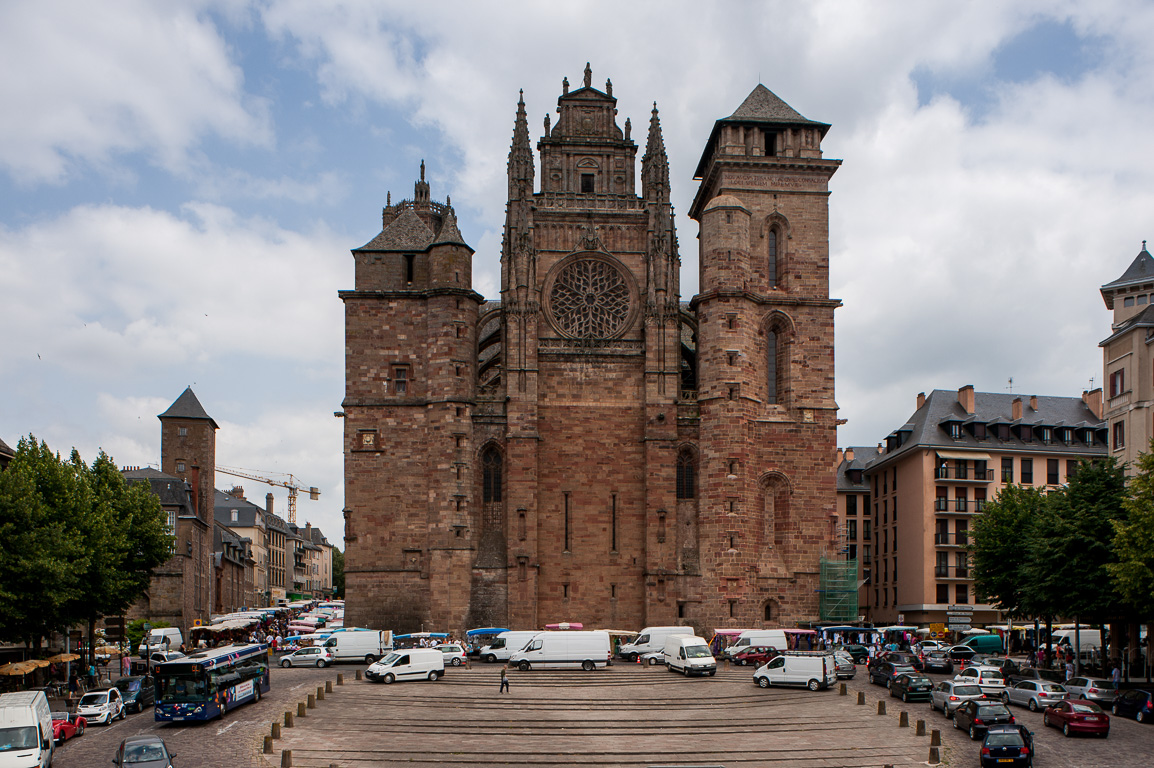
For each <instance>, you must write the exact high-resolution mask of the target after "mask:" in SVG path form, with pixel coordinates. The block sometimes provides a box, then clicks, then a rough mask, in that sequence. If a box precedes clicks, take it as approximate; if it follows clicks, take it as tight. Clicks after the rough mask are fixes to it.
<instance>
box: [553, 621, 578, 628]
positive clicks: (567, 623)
mask: <svg viewBox="0 0 1154 768" xmlns="http://www.w3.org/2000/svg"><path fill="white" fill-rule="evenodd" d="M545 629H585V625H584V624H582V623H581V622H579V621H562V622H559V623H557V624H546V625H545Z"/></svg>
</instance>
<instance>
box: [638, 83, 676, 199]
mask: <svg viewBox="0 0 1154 768" xmlns="http://www.w3.org/2000/svg"><path fill="white" fill-rule="evenodd" d="M641 195H642V197H644V198H646V199H653V197H654V196H656V197H657V198H658V199H660V200H665V201H668V199H669V157H668V156H667V155H666V154H665V139H664V138H663V137H662V135H661V118H660V117H659V116H658V114H657V102H656V101H655V102H653V113H652V115H651V116H650V118H649V138H648V140H647V141H646V143H645V156H644V157H642V158H641Z"/></svg>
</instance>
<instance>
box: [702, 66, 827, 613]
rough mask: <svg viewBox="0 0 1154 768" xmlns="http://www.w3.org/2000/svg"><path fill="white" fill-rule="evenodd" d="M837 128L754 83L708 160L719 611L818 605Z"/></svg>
mask: <svg viewBox="0 0 1154 768" xmlns="http://www.w3.org/2000/svg"><path fill="white" fill-rule="evenodd" d="M828 129H829V126H828V125H826V124H824V123H819V122H815V121H813V120H808V119H806V118H805V117H802V116H801V115H800V114H799V113H798V112H797V111H795V110H794V109H793V108H791V107H790V106H789V105H788V104H786V103H785V102H784V101H782V100H781V99H779V98H778V97H777V96H776V95H774V94H773V93H772V92H770V91H769V89H767V88H766V87H765V86H763V85H758V86H757V87H756V88H754V90H753V92H752V93H750V94H749V96H748V97H747V98H746V99H745V101H744V102H743V103H742V104H741V106H740V107H738V108H737V111H735V112H734V113H733V114H732V115H730V116H729V117H726V118H722V119H720V120H718V121H717V122H716V123H715V124H714V126H713V132H712V134H711V135H710V138H709V142H708V143H707V144H706V147H705V151H704V152H703V153H702V156H701V161H700V162H699V163H698V166H697V173H696V176H697V178H698V179H700V180H701V185H700V187H699V188H698V191H697V195H696V196H695V198H694V200H693V204H692V207H691V208H690V211H689V215H690V216H691V217H693V218H694V219H696V220H697V221H698V222H699V224H700V226H701V235H700V243H701V259H700V265H701V266H700V291H701V292H700V293H699V294H698V295H697V296H695V297H693V300H692V301H691V302H690V306H691V308H692V309H693V310H694V314H695V318H696V322H697V350H698V351H697V375H698V381H699V386H698V392H697V404H698V407H699V409H700V411H699V413H700V422H699V427H698V428H699V439H698V442H697V449H698V451H699V462H700V463H699V474H700V477H701V489H700V508H699V510H698V515H699V530H700V548H701V570H702V574H703V576H702V583H701V600H702V605H703V608H704V610H705V612H706V613H707V614H708V616H709V618H710V619H712V620H716V621H719V622H720V621H726V620H734V621H736V623H737V624H738V625H739V626H753V624H752V622H781V623H782V624H783V625H786V626H789V625H792V624H793V623H794V622H796V621H799V620H805V619H810V618H813V617H815V616H816V615H817V603H818V589H819V584H818V570H819V569H818V566H819V562H820V558H821V557H823V556H831V555H832V553H833V534H834V530H835V524H836V486H835V477H836V474H835V467H834V464H833V460H834V456H835V448H836V423H837V406H836V404H835V403H834V309H835V308H836V307H837V306H838V305H839V302H838V301H836V300H834V299H831V298H830V297H829V207H828V202H827V198H828V195H829V188H828V182H829V179H830V177H832V176H833V174H834V172H835V171H836V170H837V168H838V166H839V165H840V161H838V160H827V159H825V158H823V157H822V151H821V141H822V138H823V137H824V136H825V133H826V131H827V130H828ZM719 608H723V610H721V611H720V612H719Z"/></svg>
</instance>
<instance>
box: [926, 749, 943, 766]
mask: <svg viewBox="0 0 1154 768" xmlns="http://www.w3.org/2000/svg"><path fill="white" fill-rule="evenodd" d="M926 762H927V763H929V764H930V765H941V762H942V758H941V756H940V755H939V754H938V748H937V747H930V759H929V760H927V761H926Z"/></svg>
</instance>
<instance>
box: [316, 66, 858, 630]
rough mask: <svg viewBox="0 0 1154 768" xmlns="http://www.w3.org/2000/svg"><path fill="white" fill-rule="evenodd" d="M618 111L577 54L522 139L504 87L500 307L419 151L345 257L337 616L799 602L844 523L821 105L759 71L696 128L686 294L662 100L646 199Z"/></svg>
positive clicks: (396, 621)
mask: <svg viewBox="0 0 1154 768" xmlns="http://www.w3.org/2000/svg"><path fill="white" fill-rule="evenodd" d="M616 105H617V100H616V99H615V98H614V97H613V86H612V83H611V82H610V81H606V83H605V86H604V89H598V88H596V87H594V86H593V83H592V74H591V71H590V69H589V67H588V65H587V66H586V68H585V74H584V83H583V85H582V87H580V88H570V85H569V81H568V79H565V81H564V82H563V84H562V92H561V95H560V97H559V98H558V100H557V117H556V120H555V122H552V121H551V120H550V119H549V117H546V118H545V124H544V133H543V134H542V135H541V137H540V138H539V139H538V141H537V153H538V156H537V157H534V152H533V147H532V144H531V143H530V136H529V124H528V119H527V116H526V113H525V103H524V98H523V97H522V99H521V100H520V101H519V102H518V104H517V114H516V119H515V121H514V126H513V140H512V146H511V148H510V150H509V162H508V183H509V199H508V205H507V207H506V214H505V228H504V237H503V243H502V250H501V294H500V297H499V299H497V300H487V299H486V298H485V297H482V296H481V295H479V294H478V293H477V292H476V291H474V290H473V288H472V256H473V249H472V248H470V247H469V245H468V244H467V243H466V242H465V238H464V236H463V235H462V233H461V231H460V229H459V228H458V226H457V222H456V218H455V215H454V212H453V208H452V206H451V205H450V201H449V199H448V198H446V200H445V202H444V203H441V202H437V201H435V200H434V199H433V198H432V196H431V191H430V188H429V184H428V182H426V181H425V178H424V176H425V173H424V164H423V163H422V167H421V178H420V180H419V181H417V182H416V185H415V189H414V194H413V197H412V199H410V200H402V201H400V202H397V203H393V202H392V200H391V199H390V200H389V201H388V204H387V205H386V206H385V208H384V210H383V213H382V222H381V231H380V234H378V235H377V236H376V237H374V238H373V239H372V240H370V241H369V242H368V243H367V244H365V245H364V246H362V247H360V248H356V249H354V250H353V251H352V254H353V258H354V261H355V287H354V288H353V289H352V290H345V291H341V292H340V294H339V295H340V298H341V300H342V301H343V302H344V307H345V338H346V345H345V354H346V359H345V381H346V384H345V397H344V401H343V403H342V412H341V414H339V415H343V416H344V425H345V430H344V457H345V501H346V509H345V513H344V514H345V545H346V561H345V574H346V590H347V592H346V594H347V608H346V610H347V619H346V620H347V622H348V624H349V625H350V626H353V625H356V626H365V627H373V628H379V629H391V630H394V631H397V632H411V631H419V630H421V629H424V630H428V631H451V632H456V633H460V632H463V631H464V630H465V629H467V628H470V627H482V626H500V627H508V628H513V629H534V628H539V627H542V626H544V625H545V624H547V623H552V622H562V621H569V622H582V623H584V625H585V626H586V627H602V628H606V627H608V628H622V629H634V630H636V629H640V628H641V627H643V626H646V625H667V624H687V625H693V626H696V627H698V628H699V630H705V629H709V628H713V627H722V626H731V627H776V626H795V625H796V624H798V623H799V622H806V621H812V620H815V619H817V617H818V603H819V562H820V560H821V558H822V557H828V556H831V555H832V554H833V551H834V548H835V541H836V528H837V518H836V488H835V466H834V461H835V457H836V423H837V406H836V404H835V402H834V310H835V309H836V308H837V307H838V306H839V302H838V301H837V300H836V299H831V298H830V297H829V235H828V231H829V222H828V201H827V197H828V194H829V191H828V183H829V179H830V177H831V176H832V175H833V174H834V172H835V171H836V170H837V168H838V166H839V165H840V161H838V160H829V159H825V158H823V157H822V151H821V141H822V139H823V138H824V136H825V133H826V131H827V130H828V129H829V125H827V124H825V123H820V122H816V121H813V120H809V119H807V118H805V117H803V116H802V115H801V114H799V113H798V112H796V111H795V110H794V109H793V108H791V107H790V106H789V105H788V104H786V103H785V102H784V101H782V100H781V99H779V98H778V97H777V96H775V95H774V94H773V93H772V92H770V91H769V90H768V89H766V88H765V87H764V86H762V85H758V86H757V87H756V88H755V89H754V90H753V91H752V92H751V93H750V94H749V96H748V97H747V98H746V99H745V101H744V102H743V103H742V104H741V105H740V106H739V107H738V108H737V110H736V111H735V112H734V113H733V114H731V115H730V116H728V117H724V118H721V119H719V120H717V121H716V122H715V124H714V126H713V129H712V132H711V133H710V135H709V137H708V140H707V141H706V143H705V148H704V151H703V152H702V155H701V160H700V162H699V163H698V165H697V171H696V174H695V180H697V181H698V182H699V186H698V189H697V194H696V196H695V198H694V200H693V204H692V207H691V208H690V211H689V215H690V217H691V218H692V219H693V220H694V221H696V222H697V224H698V226H699V233H698V248H699V263H700V275H699V286H700V292H699V293H698V294H697V295H696V296H694V297H692V298H691V299H690V300H689V301H688V302H685V301H682V296H681V292H680V281H679V277H680V266H681V260H680V256H679V253H678V247H679V246H678V238H677V234H676V232H675V229H674V215H673V210H672V206H671V204H670V178H669V162H668V159H667V156H666V152H665V144H664V141H663V139H662V134H661V122H660V120H659V117H658V112H657V108H656V105H655V106H654V109H653V112H652V115H651V116H650V119H649V126H648V132H647V135H646V136H645V150H644V154H643V155H642V157H641V163H640V180H639V181H640V194H638V179H637V178H636V176H637V173H638V164H637V162H636V154H637V149H638V144H637V143H635V141H634V139H633V137H632V135H631V132H632V125H631V123H630V121H629V120H626V121H625V123H624V127H622V126H621V125H619V124H618V121H617V107H616ZM538 175H539V177H540V178H539V181H538Z"/></svg>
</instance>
